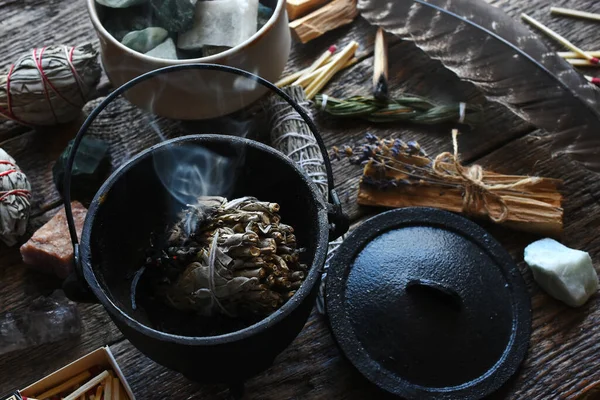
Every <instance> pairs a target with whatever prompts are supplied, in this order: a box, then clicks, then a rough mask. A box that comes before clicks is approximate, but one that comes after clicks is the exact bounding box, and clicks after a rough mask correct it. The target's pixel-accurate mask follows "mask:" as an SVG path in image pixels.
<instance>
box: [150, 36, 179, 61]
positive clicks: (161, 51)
mask: <svg viewBox="0 0 600 400" xmlns="http://www.w3.org/2000/svg"><path fill="white" fill-rule="evenodd" d="M146 55H147V56H150V57H156V58H164V59H166V60H177V48H176V47H175V42H173V39H171V38H168V39H167V40H165V41H164V42H162V43H161V44H159V45H158V46H156V47H155V48H153V49H152V50H150V51H149V52H147V53H146Z"/></svg>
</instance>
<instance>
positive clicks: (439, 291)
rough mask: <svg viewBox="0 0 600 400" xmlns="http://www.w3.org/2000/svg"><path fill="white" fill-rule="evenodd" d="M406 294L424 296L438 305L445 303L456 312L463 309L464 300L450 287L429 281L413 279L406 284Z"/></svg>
mask: <svg viewBox="0 0 600 400" xmlns="http://www.w3.org/2000/svg"><path fill="white" fill-rule="evenodd" d="M406 293H409V294H413V295H417V296H418V295H422V296H424V297H427V298H428V299H430V300H434V301H436V302H437V303H443V304H445V305H446V306H447V307H449V308H452V309H453V310H455V311H460V309H461V308H462V298H461V297H460V295H459V294H458V292H457V291H456V290H454V289H452V288H451V287H449V286H448V285H444V284H442V283H439V282H435V281H432V280H429V279H413V280H411V281H409V282H408V283H407V284H406Z"/></svg>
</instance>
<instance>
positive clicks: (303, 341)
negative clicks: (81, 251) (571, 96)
mask: <svg viewBox="0 0 600 400" xmlns="http://www.w3.org/2000/svg"><path fill="white" fill-rule="evenodd" d="M549 147H550V140H549V138H548V137H547V136H540V133H538V132H535V133H532V134H530V135H527V136H526V137H523V138H521V139H518V140H515V141H514V142H512V143H510V144H508V145H507V146H505V147H503V148H501V149H499V150H497V151H495V152H493V153H492V154H490V155H489V156H487V157H484V158H483V159H481V160H480V163H481V164H482V165H483V166H484V167H486V168H490V169H495V170H498V171H501V172H505V173H508V172H515V173H519V174H527V173H530V172H533V173H536V174H540V175H545V176H554V177H561V178H562V179H564V180H565V186H564V192H565V193H567V195H566V200H565V216H566V218H565V223H566V225H565V233H564V238H563V239H564V243H565V244H567V245H569V246H573V247H575V248H581V249H583V250H585V251H589V252H590V254H591V256H592V258H593V259H595V260H598V259H599V258H600V238H598V237H596V236H595V235H590V234H589V233H590V232H595V231H596V230H597V229H598V228H599V227H600V207H598V202H597V200H598V196H599V195H598V193H599V190H600V182H598V181H597V179H596V177H595V175H593V174H591V173H589V172H587V171H585V170H583V169H581V168H579V167H577V166H575V165H573V164H572V163H570V162H569V161H568V160H567V158H566V157H558V158H551V157H550V156H549V154H550V152H549ZM482 225H484V226H485V227H486V228H487V229H488V230H490V231H491V232H492V234H493V235H494V236H495V237H496V238H497V239H498V240H499V241H500V242H501V243H502V244H503V245H504V246H505V247H506V248H507V250H508V251H509V252H510V254H511V255H512V256H513V258H514V259H515V260H516V261H517V262H518V264H519V267H520V269H521V272H522V273H523V275H524V277H525V280H526V282H527V285H528V287H529V291H530V293H531V296H532V307H533V335H532V338H531V342H530V350H529V354H528V356H527V359H526V361H525V363H524V365H523V368H522V370H521V371H520V374H519V375H518V377H517V379H516V380H513V381H512V382H511V383H510V384H509V385H507V386H506V387H505V388H503V390H502V391H501V393H502V394H504V396H498V398H501V397H508V398H515V399H517V398H519V399H520V398H527V399H534V398H536V399H546V398H574V397H575V396H576V395H577V394H578V393H580V392H582V391H583V390H584V389H585V388H586V387H587V386H589V385H590V384H591V383H593V382H595V381H599V380H600V359H598V357H597V356H596V355H597V353H598V351H599V350H600V344H598V343H597V341H596V340H594V338H595V337H597V335H598V334H600V296H595V297H593V298H592V299H591V300H590V302H589V303H588V304H587V305H585V306H584V307H582V308H579V309H572V308H569V307H567V306H564V305H562V304H561V303H559V302H558V301H556V300H553V299H552V298H550V297H549V296H548V295H546V294H545V293H543V292H542V291H541V290H540V289H539V287H538V286H537V285H536V284H535V282H534V281H533V279H532V275H531V273H530V271H529V270H528V269H527V267H526V266H525V264H524V262H523V261H522V259H523V249H524V247H525V246H526V245H527V244H528V243H530V242H531V241H533V240H535V239H536V237H535V236H533V235H528V234H523V233H517V234H515V232H514V231H510V230H507V229H505V228H501V227H498V226H493V225H492V224H488V223H483V224H482ZM594 228H595V229H594ZM112 348H113V350H114V351H115V352H116V353H117V359H118V360H119V362H120V363H121V364H122V365H123V366H124V368H125V373H126V375H127V376H128V379H130V381H131V383H132V384H133V386H134V387H136V388H139V396H140V397H141V398H146V396H148V395H150V394H151V393H161V394H166V393H167V389H165V387H164V385H163V384H162V383H161V382H164V380H163V379H168V381H169V382H170V384H169V385H170V386H169V390H173V391H174V392H176V393H179V394H180V395H182V396H189V397H195V396H199V397H202V398H221V397H222V396H224V393H225V392H224V391H225V388H222V387H217V386H207V385H198V384H193V383H191V382H188V381H186V380H185V378H183V377H181V376H179V375H177V374H175V373H173V372H170V371H167V370H166V369H164V368H162V367H160V366H155V365H154V366H153V363H152V362H151V361H150V360H148V359H146V358H145V357H144V356H142V355H141V354H139V353H138V352H137V351H136V350H135V349H134V348H133V347H132V346H131V345H130V344H129V343H128V342H126V341H125V342H120V343H118V344H115V345H113V346H112ZM150 371H152V375H151V376H149V373H150ZM155 374H158V376H160V379H156V376H157V375H155ZM171 385H172V386H171ZM246 386H247V392H248V397H247V398H256V399H259V398H260V399H281V398H311V399H330V398H348V399H364V398H366V397H368V396H376V398H380V397H379V396H381V395H382V394H381V393H380V392H379V391H378V390H376V389H374V388H373V387H372V386H371V385H369V384H368V382H366V380H365V379H364V378H362V377H361V376H360V375H359V374H358V373H356V371H354V370H353V368H352V367H351V366H350V365H349V363H348V362H347V361H346V360H345V359H344V358H343V357H342V356H341V354H340V353H339V350H338V349H337V347H336V345H335V343H334V342H333V339H332V337H331V335H330V333H329V331H328V327H327V323H326V320H325V319H324V318H323V317H321V316H319V315H317V314H316V313H314V314H313V315H312V316H311V318H310V320H309V322H308V323H307V325H306V327H305V328H304V330H303V331H302V333H301V334H300V335H299V336H298V338H297V339H296V341H295V342H294V343H293V344H292V345H291V346H290V347H289V348H288V349H287V350H286V351H285V352H284V353H282V354H281V355H280V356H279V357H278V359H277V360H276V363H275V365H274V366H273V367H272V368H271V369H269V370H268V371H266V372H264V373H263V374H261V375H260V376H258V377H256V378H254V379H252V380H250V381H249V382H247V385H246Z"/></svg>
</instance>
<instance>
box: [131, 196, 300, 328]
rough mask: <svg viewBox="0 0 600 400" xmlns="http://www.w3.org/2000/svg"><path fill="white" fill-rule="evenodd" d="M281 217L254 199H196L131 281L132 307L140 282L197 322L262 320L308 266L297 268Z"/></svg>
mask: <svg viewBox="0 0 600 400" xmlns="http://www.w3.org/2000/svg"><path fill="white" fill-rule="evenodd" d="M278 211H279V205H278V204H276V203H268V202H261V201H259V200H257V199H256V198H254V197H242V198H239V199H235V200H231V201H228V200H227V199H225V198H223V197H201V198H200V199H199V201H198V203H197V204H195V205H191V206H188V207H187V209H186V210H184V212H183V213H181V215H180V218H179V220H178V221H177V222H176V223H175V224H174V226H173V227H172V228H171V229H170V232H169V237H168V239H167V243H166V246H164V247H163V248H161V249H159V250H153V254H151V255H150V256H149V257H148V258H147V260H146V261H147V262H146V264H145V265H144V267H143V268H142V269H141V270H140V271H138V274H136V277H135V278H134V281H133V285H132V306H133V308H134V309H135V308H136V295H135V292H136V286H137V284H138V281H139V280H140V276H142V275H144V277H143V279H147V280H148V281H150V282H151V286H152V290H153V291H154V293H155V294H156V296H157V297H158V298H160V299H161V300H162V302H163V303H165V304H166V305H168V306H170V307H172V308H175V309H178V310H183V311H194V312H196V313H197V314H198V315H201V316H214V315H225V316H228V317H237V316H241V317H244V316H248V315H255V316H263V317H264V316H268V315H270V314H271V313H273V312H274V311H276V310H277V309H279V308H280V307H281V306H282V305H283V304H285V302H286V301H287V300H288V299H290V298H291V297H292V296H293V295H294V294H295V292H296V290H297V289H299V288H300V286H301V285H302V283H303V282H304V279H305V277H306V274H307V271H308V267H307V266H306V265H305V264H302V263H301V262H300V254H301V252H302V249H299V248H298V247H297V243H296V236H295V235H294V229H293V228H292V227H291V226H289V225H285V224H283V223H281V218H280V216H279V215H278V214H277V213H278Z"/></svg>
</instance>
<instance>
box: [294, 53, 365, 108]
mask: <svg viewBox="0 0 600 400" xmlns="http://www.w3.org/2000/svg"><path fill="white" fill-rule="evenodd" d="M357 48H358V43H357V42H355V41H352V42H350V43H349V44H348V45H347V46H346V47H345V48H344V50H342V51H341V52H340V54H338V55H337V56H336V57H335V60H334V61H333V62H332V63H331V64H330V65H329V66H328V67H327V68H325V69H324V70H323V72H321V73H320V74H319V75H318V76H317V77H316V78H315V79H314V80H313V81H312V82H311V83H310V85H308V86H307V87H306V99H307V100H312V98H313V97H315V96H316V95H317V93H319V91H320V90H321V89H323V87H324V86H325V85H326V84H327V82H329V80H330V79H331V78H332V77H333V76H334V75H335V74H336V73H338V72H339V71H340V70H341V69H342V68H343V67H344V65H345V64H346V63H347V62H348V61H349V60H350V59H351V58H352V56H353V55H354V53H355V52H356V49H357Z"/></svg>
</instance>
